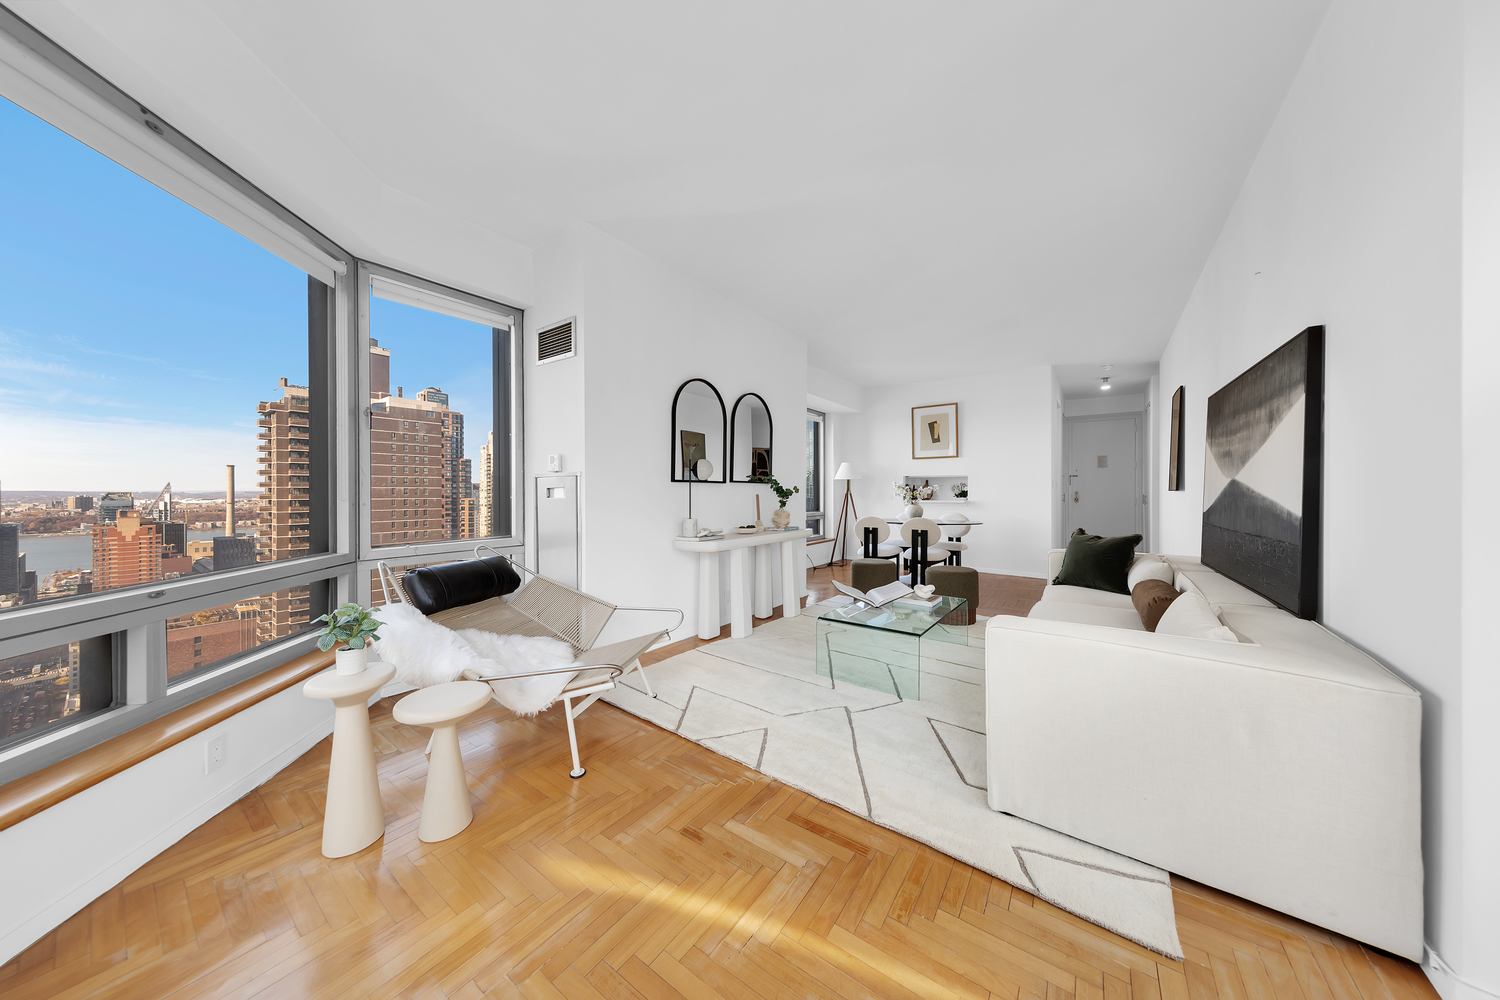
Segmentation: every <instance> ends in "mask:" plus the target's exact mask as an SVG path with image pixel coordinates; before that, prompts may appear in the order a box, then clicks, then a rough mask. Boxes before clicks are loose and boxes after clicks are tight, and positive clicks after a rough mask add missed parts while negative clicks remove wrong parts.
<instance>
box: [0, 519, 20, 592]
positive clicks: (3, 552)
mask: <svg viewBox="0 0 1500 1000" xmlns="http://www.w3.org/2000/svg"><path fill="white" fill-rule="evenodd" d="M20 558H21V527H20V525H16V524H0V596H3V595H6V594H16V593H19V592H20V590H21V574H22V570H21V567H20Z"/></svg>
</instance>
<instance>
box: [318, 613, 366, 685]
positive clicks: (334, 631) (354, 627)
mask: <svg viewBox="0 0 1500 1000" xmlns="http://www.w3.org/2000/svg"><path fill="white" fill-rule="evenodd" d="M319 622H327V624H326V625H324V626H323V628H322V630H321V631H319V632H318V648H319V649H321V650H322V651H323V652H325V653H326V652H328V651H329V650H330V649H333V647H334V646H338V645H339V643H343V645H342V646H339V648H338V650H337V651H336V652H335V653H334V654H333V667H334V670H336V671H338V672H339V673H341V674H357V673H360V672H361V671H363V670H364V669H365V661H366V660H367V659H368V658H369V654H370V648H369V647H370V643H372V642H374V641H375V639H376V635H375V633H376V632H378V631H379V630H380V620H379V619H378V618H376V617H375V613H374V611H370V610H366V609H365V608H362V607H360V606H359V605H358V604H340V605H339V606H338V607H336V608H334V609H333V610H332V611H330V612H329V613H328V614H326V615H324V616H323V617H322V618H319V619H317V620H315V621H314V622H313V624H314V625H317V624H318V623H319Z"/></svg>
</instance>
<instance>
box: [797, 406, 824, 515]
mask: <svg viewBox="0 0 1500 1000" xmlns="http://www.w3.org/2000/svg"><path fill="white" fill-rule="evenodd" d="M807 419H808V420H810V421H813V422H815V423H817V425H818V433H817V439H818V440H817V445H816V458H815V459H814V461H813V480H814V482H815V485H816V486H817V488H818V509H817V510H809V511H806V512H804V513H803V515H802V517H803V521H802V523H803V525H804V526H805V527H809V528H810V527H811V526H812V525H811V524H810V522H811V521H812V519H813V518H817V519H818V530H817V532H816V533H814V534H813V535H811V536H810V537H809V538H808V539H807V541H808V544H809V545H810V544H812V543H813V542H822V541H827V540H828V469H827V466H828V414H826V413H824V412H823V411H821V410H814V409H813V408H812V407H808V408H807ZM804 485H806V484H805V483H804ZM804 506H806V504H804Z"/></svg>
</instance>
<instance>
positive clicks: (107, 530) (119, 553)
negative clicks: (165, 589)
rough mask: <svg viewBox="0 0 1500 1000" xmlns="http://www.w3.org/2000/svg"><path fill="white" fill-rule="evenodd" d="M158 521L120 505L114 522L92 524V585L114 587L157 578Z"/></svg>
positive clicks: (158, 558)
mask: <svg viewBox="0 0 1500 1000" xmlns="http://www.w3.org/2000/svg"><path fill="white" fill-rule="evenodd" d="M161 548H162V535H161V525H159V524H157V523H156V522H155V521H142V520H141V515H140V514H139V513H138V512H137V511H136V510H134V509H133V508H121V509H119V510H118V511H116V513H115V521H114V523H113V524H96V525H94V574H93V589H94V590H96V591H99V590H113V589H115V588H116V587H133V586H135V585H136V584H138V583H150V582H151V581H153V580H160V579H161V578H162V576H161Z"/></svg>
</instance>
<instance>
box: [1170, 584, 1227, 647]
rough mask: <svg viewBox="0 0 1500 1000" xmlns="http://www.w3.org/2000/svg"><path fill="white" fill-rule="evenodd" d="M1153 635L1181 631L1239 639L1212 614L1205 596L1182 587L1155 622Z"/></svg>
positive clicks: (1194, 635)
mask: <svg viewBox="0 0 1500 1000" xmlns="http://www.w3.org/2000/svg"><path fill="white" fill-rule="evenodd" d="M1156 634H1157V635H1185V636H1188V637H1189V638H1193V639H1218V640H1219V641H1220V642H1239V641H1240V640H1239V637H1238V636H1236V635H1235V634H1234V630H1233V629H1231V628H1230V627H1229V626H1228V625H1225V624H1224V623H1223V622H1221V621H1219V616H1218V615H1216V614H1214V609H1213V606H1212V605H1210V604H1209V603H1208V598H1206V597H1204V596H1203V595H1202V594H1200V593H1198V591H1196V590H1185V591H1183V592H1182V596H1181V597H1179V598H1177V600H1175V601H1173V602H1172V603H1171V605H1170V606H1169V607H1168V608H1167V610H1166V611H1164V612H1163V613H1162V616H1161V621H1159V622H1157V623H1156Z"/></svg>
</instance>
